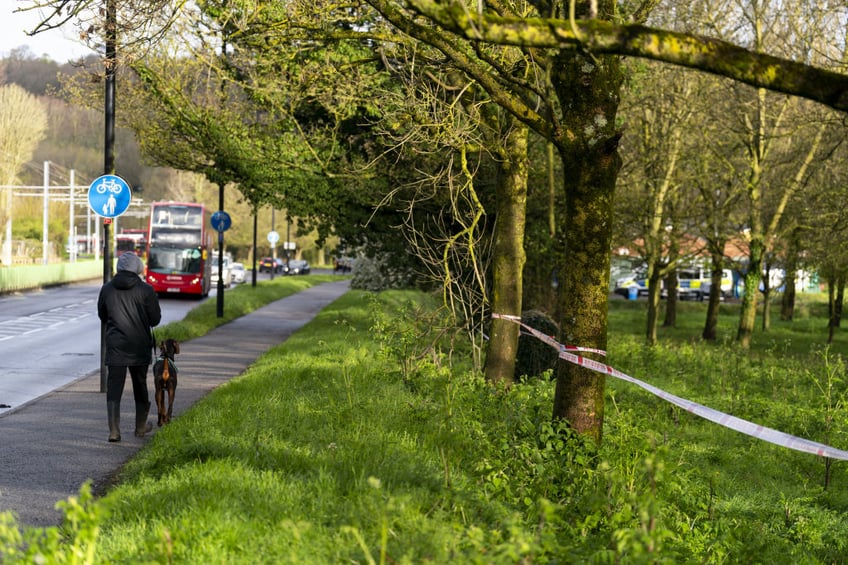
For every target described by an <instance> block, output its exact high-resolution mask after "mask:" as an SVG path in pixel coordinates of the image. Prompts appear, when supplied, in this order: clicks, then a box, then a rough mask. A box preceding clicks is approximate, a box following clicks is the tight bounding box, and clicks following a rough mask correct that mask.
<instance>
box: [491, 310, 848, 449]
mask: <svg viewBox="0 0 848 565" xmlns="http://www.w3.org/2000/svg"><path fill="white" fill-rule="evenodd" d="M492 317H493V318H500V319H502V320H509V321H511V322H515V323H516V324H518V325H520V326H521V327H522V328H524V329H525V330H526V331H527V332H528V333H530V334H531V335H533V336H534V337H536V338H538V339H540V340H542V341H543V342H545V343H547V344H548V345H550V346H551V347H553V348H555V349H557V350H558V351H559V357H560V359H563V360H564V361H568V362H569V363H574V364H575V365H579V366H581V367H585V368H587V369H590V370H592V371H595V372H598V373H603V374H605V375H609V376H611V377H615V378H617V379H621V380H623V381H627V382H629V383H633V384H635V385H637V386H640V387H642V388H643V389H645V390H647V391H648V392H650V393H651V394H654V395H656V396H658V397H660V398H662V399H663V400H665V401H667V402H670V403H672V404H674V405H676V406H679V407H681V408H683V409H684V410H686V411H687V412H691V413H692V414H695V415H696V416H700V417H701V418H705V419H707V420H709V421H711V422H715V423H716V424H719V425H722V426H724V427H726V428H730V429H731V430H735V431H737V432H741V433H743V434H746V435H749V436H751V437H755V438H757V439H761V440H763V441H767V442H769V443H773V444H775V445H779V446H782V447H787V448H789V449H794V450H796V451H803V452H804V453H812V454H813V455H818V456H820V457H829V458H831V459H840V460H843V461H848V451H843V450H841V449H836V448H834V447H831V446H829V445H825V444H823V443H818V442H815V441H810V440H808V439H804V438H800V437H796V436H793V435H789V434H787V433H784V432H781V431H778V430H774V429H772V428H767V427H765V426H760V425H758V424H754V423H752V422H748V421H747V420H743V419H741V418H737V417H736V416H731V415H730V414H725V413H724V412H719V411H718V410H713V409H712V408H709V407H707V406H703V405H701V404H697V403H695V402H692V401H690V400H686V399H685V398H680V397H679V396H675V395H673V394H670V393H668V392H666V391H664V390H661V389H658V388H657V387H655V386H653V385H650V384H648V383H646V382H643V381H640V380H639V379H634V378H633V377H631V376H630V375H626V374H624V373H622V372H621V371H619V370H617V369H614V368H612V367H610V366H609V365H605V364H603V363H599V362H598V361H594V360H592V359H587V358H585V357H583V356H581V355H578V354H576V353H574V352H575V351H580V352H588V353H597V354H600V355H606V352H605V351H602V350H599V349H590V348H583V347H576V346H573V345H562V344H561V343H559V342H558V341H556V340H555V339H554V338H552V337H551V336H548V335H545V334H543V333H542V332H540V331H539V330H536V329H534V328H531V327H530V326H528V325H527V324H523V323H522V322H521V318H519V317H517V316H508V315H505V314H492Z"/></svg>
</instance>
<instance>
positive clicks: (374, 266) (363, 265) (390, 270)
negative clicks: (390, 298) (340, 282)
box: [350, 256, 415, 292]
mask: <svg viewBox="0 0 848 565" xmlns="http://www.w3.org/2000/svg"><path fill="white" fill-rule="evenodd" d="M414 280H415V277H414V274H413V273H412V272H410V271H409V270H407V269H406V268H405V267H404V266H397V265H392V264H390V263H389V262H388V261H385V260H383V259H380V258H379V257H365V256H363V257H360V258H358V259H357V260H356V269H355V270H354V273H353V278H352V279H351V281H350V286H351V288H355V289H359V290H368V291H371V292H378V291H382V290H392V289H403V288H411V287H413V286H414Z"/></svg>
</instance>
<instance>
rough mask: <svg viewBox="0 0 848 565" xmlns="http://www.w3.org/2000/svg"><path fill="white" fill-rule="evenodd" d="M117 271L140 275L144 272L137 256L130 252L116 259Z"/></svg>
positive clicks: (142, 264)
mask: <svg viewBox="0 0 848 565" xmlns="http://www.w3.org/2000/svg"><path fill="white" fill-rule="evenodd" d="M118 270H119V271H129V272H131V273H135V274H136V275H140V274H142V273H143V272H144V263H142V262H141V259H139V257H138V255H136V254H135V253H133V252H132V251H128V252H126V253H124V254H122V255H121V256H120V257H118Z"/></svg>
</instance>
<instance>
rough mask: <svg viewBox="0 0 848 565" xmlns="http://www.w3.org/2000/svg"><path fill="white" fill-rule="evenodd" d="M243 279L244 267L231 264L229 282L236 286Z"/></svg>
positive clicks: (239, 264) (238, 264) (240, 264)
mask: <svg viewBox="0 0 848 565" xmlns="http://www.w3.org/2000/svg"><path fill="white" fill-rule="evenodd" d="M244 277H245V270H244V265H243V264H242V263H233V264H232V265H230V280H231V281H233V282H234V283H236V284H239V283H243V282H244Z"/></svg>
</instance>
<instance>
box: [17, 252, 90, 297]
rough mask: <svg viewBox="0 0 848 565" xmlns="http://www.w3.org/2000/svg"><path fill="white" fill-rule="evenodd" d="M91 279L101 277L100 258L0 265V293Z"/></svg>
mask: <svg viewBox="0 0 848 565" xmlns="http://www.w3.org/2000/svg"><path fill="white" fill-rule="evenodd" d="M92 279H101V280H102V279H103V261H102V260H101V261H93V260H92V261H76V262H74V263H52V264H49V265H22V266H16V267H0V294H3V293H7V292H15V291H19V290H31V289H34V288H41V287H45V286H51V285H56V284H64V283H70V282H79V281H87V280H92Z"/></svg>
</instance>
